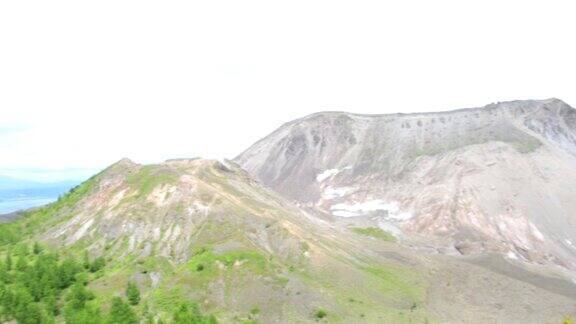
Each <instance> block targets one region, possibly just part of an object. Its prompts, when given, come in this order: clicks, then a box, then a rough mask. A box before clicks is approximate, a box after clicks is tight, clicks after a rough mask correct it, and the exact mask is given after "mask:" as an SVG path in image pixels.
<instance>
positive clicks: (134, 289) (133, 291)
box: [126, 281, 140, 306]
mask: <svg viewBox="0 0 576 324" xmlns="http://www.w3.org/2000/svg"><path fill="white" fill-rule="evenodd" d="M126 298H128V301H129V302H130V305H132V306H136V305H138V303H140V289H138V286H136V283H134V282H132V281H131V282H129V283H128V287H126Z"/></svg>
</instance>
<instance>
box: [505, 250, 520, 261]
mask: <svg viewBox="0 0 576 324" xmlns="http://www.w3.org/2000/svg"><path fill="white" fill-rule="evenodd" d="M506 257H507V258H508V259H512V260H518V256H517V255H516V253H514V252H512V251H508V253H506Z"/></svg>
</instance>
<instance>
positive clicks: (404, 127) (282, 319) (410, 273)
mask: <svg viewBox="0 0 576 324" xmlns="http://www.w3.org/2000/svg"><path fill="white" fill-rule="evenodd" d="M575 185H576V111H575V110H574V109H573V108H571V107H569V106H568V105H566V104H565V103H563V102H561V101H560V100H556V99H551V100H543V101H515V102H505V103H498V104H492V105H488V106H486V107H482V108H473V109H462V110H456V111H452V112H442V113H426V114H394V115H356V114H349V113H343V112H325V113H318V114H314V115H311V116H308V117H304V118H302V119H299V120H295V121H293V122H290V123H288V124H285V125H284V126H282V127H281V128H279V129H278V130H276V131H275V132H274V133H272V134H271V135H269V136H267V137H265V138H264V139H262V140H261V141H259V142H258V143H256V144H254V145H253V146H252V147H251V148H249V149H248V150H246V151H245V152H244V153H242V154H241V155H240V156H239V157H237V158H236V159H234V160H232V161H229V160H224V161H216V160H206V159H175V160H168V161H166V162H164V163H160V164H154V165H140V164H137V163H134V162H132V161H130V160H128V159H124V160H121V161H119V162H117V163H115V164H114V165H112V166H110V167H108V168H107V169H105V170H104V171H102V172H101V173H99V174H97V175H95V176H93V177H92V178H91V179H89V180H88V181H86V182H84V183H83V184H81V185H79V186H78V187H76V188H74V189H72V190H71V191H70V192H69V193H68V194H66V195H64V196H62V197H61V198H60V199H59V200H58V201H56V202H54V203H52V204H50V205H47V206H44V207H40V208H36V209H31V210H27V211H24V212H22V213H19V214H17V215H13V217H11V218H10V219H6V220H5V222H6V223H3V224H0V260H1V261H0V321H5V322H10V321H16V322H26V321H27V319H29V318H32V314H34V317H33V318H34V319H37V320H34V321H31V322H30V323H53V322H67V323H161V322H164V323H166V322H168V323H214V322H221V323H314V322H328V323H560V322H561V321H563V320H569V317H570V316H574V315H575V313H576V309H575V308H574V305H575V304H576V284H575V283H574V280H575V279H576V218H575V215H576V214H575V213H576V199H574V198H575V196H574V187H575ZM27 323H28V322H27Z"/></svg>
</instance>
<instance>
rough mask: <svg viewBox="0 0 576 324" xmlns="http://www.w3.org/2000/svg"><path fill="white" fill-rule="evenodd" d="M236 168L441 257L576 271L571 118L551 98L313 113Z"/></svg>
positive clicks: (322, 210) (574, 129)
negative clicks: (496, 258)
mask: <svg viewBox="0 0 576 324" xmlns="http://www.w3.org/2000/svg"><path fill="white" fill-rule="evenodd" d="M235 161H236V162H237V163H238V164H240V165H241V166H242V167H243V168H244V169H245V170H247V171H248V172H249V173H251V174H252V175H253V176H254V177H256V178H257V179H259V180H260V181H262V182H263V183H264V184H265V185H267V186H269V187H271V188H273V189H274V190H276V191H277V192H279V193H281V194H282V195H283V196H285V197H288V198H290V199H292V200H294V201H296V202H299V203H300V205H301V206H303V207H307V208H309V209H310V210H315V211H318V212H319V214H320V215H324V217H327V218H330V219H333V220H335V221H336V222H343V223H345V224H350V223H358V222H371V223H373V224H377V225H379V226H380V227H381V228H383V229H385V230H387V231H390V232H392V233H394V234H395V235H396V236H398V237H399V238H401V239H404V240H405V241H406V242H410V244H412V243H414V242H416V243H418V242H419V243H418V244H417V245H419V246H420V247H426V248H431V249H436V250H437V251H440V252H446V253H457V254H458V253H459V254H464V255H469V254H482V253H487V252H497V253H500V254H502V255H505V256H506V257H507V258H509V259H517V260H523V261H526V262H530V263H536V264H546V265H554V266H557V267H560V268H563V269H569V270H572V271H574V270H576V191H575V189H574V188H575V187H576V110H574V109H573V108H572V107H570V106H568V105H567V104H565V103H564V102H562V101H560V100H557V99H549V100H542V101H513V102H502V103H497V104H491V105H488V106H485V107H482V108H472V109H461V110H455V111H450V112H440V113H417V114H392V115H357V114H350V113H344V112H324V113H317V114H313V115H310V116H307V117H304V118H302V119H298V120H295V121H293V122H290V123H288V124H285V125H283V126H282V127H280V128H279V129H278V130H276V131H275V132H273V133H272V134H270V135H269V136H267V137H266V138H264V139H262V140H261V141H259V142H258V143H256V144H255V145H253V146H252V147H250V148H249V149H248V150H246V151H245V152H244V153H242V154H241V155H240V156H238V157H237V158H236V159H235ZM422 237H425V239H424V240H422V239H421V238H422ZM417 238H419V239H417ZM422 242H424V243H422ZM432 242H437V243H438V244H436V243H432ZM416 243H414V244H416ZM572 276H573V278H574V279H576V276H575V275H574V272H572Z"/></svg>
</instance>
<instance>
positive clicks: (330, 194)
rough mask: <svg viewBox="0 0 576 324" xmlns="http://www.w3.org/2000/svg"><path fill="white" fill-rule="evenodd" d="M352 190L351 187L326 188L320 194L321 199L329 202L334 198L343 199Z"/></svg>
mask: <svg viewBox="0 0 576 324" xmlns="http://www.w3.org/2000/svg"><path fill="white" fill-rule="evenodd" d="M352 190H354V188H351V187H340V188H332V187H328V188H326V189H325V190H324V192H323V193H322V199H326V200H330V199H335V198H340V197H344V196H345V195H347V194H348V193H350V192H351V191H352Z"/></svg>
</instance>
